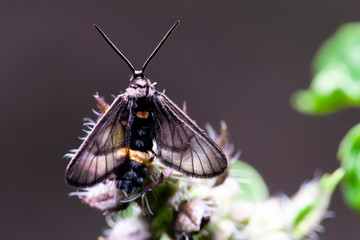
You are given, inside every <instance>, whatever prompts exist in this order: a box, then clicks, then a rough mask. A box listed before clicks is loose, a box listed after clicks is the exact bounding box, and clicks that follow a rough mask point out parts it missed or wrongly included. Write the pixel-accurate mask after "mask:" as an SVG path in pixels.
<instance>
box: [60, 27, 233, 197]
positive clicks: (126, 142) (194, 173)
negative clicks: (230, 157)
mask: <svg viewBox="0 0 360 240" xmlns="http://www.w3.org/2000/svg"><path fill="white" fill-rule="evenodd" d="M178 23H179V21H177V22H176V23H175V24H174V25H173V26H172V27H171V28H170V30H169V31H168V32H167V33H166V35H165V36H164V37H163V39H162V40H161V41H160V43H159V44H158V45H157V47H156V48H155V50H154V51H153V52H152V54H151V55H150V56H149V57H148V59H147V60H146V61H145V63H144V65H143V67H142V69H141V70H140V71H139V70H135V69H134V67H133V66H132V64H131V63H130V61H129V60H128V59H127V58H126V57H125V56H124V55H123V54H122V53H121V52H120V51H119V50H118V49H117V48H116V46H115V45H114V44H113V43H112V42H111V41H110V39H109V38H108V37H107V36H106V35H105V33H104V32H103V31H102V30H101V29H100V28H99V27H97V26H96V25H94V27H95V28H96V29H97V30H98V31H99V33H100V34H101V35H102V37H103V38H104V39H105V40H106V41H107V43H108V44H109V45H110V46H111V47H112V48H113V49H114V50H115V52H116V53H117V54H118V55H119V56H120V57H121V58H122V60H124V61H125V63H126V64H127V65H128V66H129V67H130V69H131V71H132V76H131V78H130V85H129V87H128V88H127V89H126V92H125V93H123V94H120V95H118V96H117V97H116V99H115V100H114V101H113V103H112V104H111V106H110V107H109V108H108V109H107V111H106V113H105V114H103V116H102V117H101V118H100V119H99V121H98V122H97V123H96V125H95V126H94V128H93V129H92V131H91V132H90V134H89V135H88V136H87V137H86V138H85V140H84V142H83V143H82V144H81V146H80V147H79V149H78V150H77V152H76V153H75V155H74V156H73V158H72V160H71V161H70V163H69V165H68V167H67V169H66V174H65V175H66V181H67V183H68V184H69V185H72V186H74V187H91V186H93V185H95V184H97V183H99V182H101V181H103V180H105V179H107V178H112V179H114V180H115V181H116V187H117V188H119V189H120V190H123V191H124V192H126V193H130V194H131V193H134V192H135V191H136V190H137V189H138V188H139V187H141V186H142V184H143V181H144V179H145V178H146V176H147V171H148V170H147V167H148V166H149V164H150V163H151V162H152V160H153V158H154V156H156V157H157V158H158V159H159V160H160V161H161V163H162V164H164V165H165V166H168V167H170V168H173V169H175V170H177V171H179V172H181V173H183V174H185V175H188V176H191V177H199V178H210V177H214V176H217V175H219V174H221V173H222V172H224V171H225V169H226V168H227V165H228V162H227V159H226V157H225V155H224V153H223V152H222V151H221V150H220V148H219V147H218V146H217V145H216V144H215V143H214V142H213V141H212V140H211V139H210V138H209V137H208V136H207V135H206V133H205V132H204V131H203V130H202V129H200V128H199V127H198V126H197V124H196V123H195V122H194V121H193V120H191V119H190V118H189V117H188V116H187V115H186V114H185V113H184V112H183V111H182V110H181V109H180V108H179V107H178V106H176V104H175V103H173V102H172V101H171V100H170V99H169V98H168V97H167V96H166V95H165V94H164V93H161V92H158V91H157V90H155V85H156V83H155V82H154V83H151V81H150V79H148V78H147V76H146V75H145V73H144V72H145V69H146V67H147V65H148V63H149V62H150V60H151V59H152V58H153V57H154V56H155V54H156V53H157V52H158V51H159V49H160V48H161V46H162V45H163V44H164V43H165V41H166V40H167V39H168V37H169V36H170V34H171V33H172V32H173V31H174V29H175V28H176V26H177V25H178Z"/></svg>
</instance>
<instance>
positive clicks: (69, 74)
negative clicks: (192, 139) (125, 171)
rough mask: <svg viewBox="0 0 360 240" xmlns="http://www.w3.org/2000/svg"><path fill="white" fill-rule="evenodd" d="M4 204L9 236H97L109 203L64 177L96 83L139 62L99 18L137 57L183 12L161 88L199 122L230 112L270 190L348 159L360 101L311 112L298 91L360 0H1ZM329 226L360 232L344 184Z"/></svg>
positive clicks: (156, 68) (99, 87)
mask: <svg viewBox="0 0 360 240" xmlns="http://www.w3.org/2000/svg"><path fill="white" fill-rule="evenodd" d="M0 6H1V7H0V26H1V30H2V34H1V37H0V83H1V85H0V110H1V113H0V114H1V118H0V121H1V124H0V128H1V135H0V141H1V142H0V143H1V144H0V159H1V163H2V164H1V166H2V171H1V174H0V191H1V193H0V196H1V197H0V206H1V214H0V216H1V217H0V221H1V225H0V226H1V236H2V238H3V239H96V238H97V236H98V235H100V234H101V232H102V230H104V229H105V228H106V223H105V220H104V217H103V216H102V215H101V213H100V212H96V211H95V210H93V209H90V208H89V207H87V206H85V205H83V204H81V203H80V201H78V199H77V198H75V197H68V193H69V192H71V191H73V189H72V188H70V187H68V186H67V185H66V184H65V182H64V172H65V168H66V165H67V164H68V160H65V159H63V155H64V154H65V153H67V152H68V150H69V149H72V148H77V147H78V146H79V145H80V143H81V141H80V140H78V138H77V137H78V136H83V133H82V131H81V129H82V128H83V127H82V123H83V121H82V119H83V118H84V117H92V118H95V117H94V115H93V114H92V111H91V109H92V108H95V107H96V103H95V101H94V99H93V97H92V94H94V93H96V92H99V93H100V95H102V96H104V97H105V99H106V100H107V101H108V102H111V100H112V97H111V94H118V93H120V91H124V90H125V89H126V88H127V86H128V82H129V76H130V74H131V72H130V71H129V69H128V67H127V66H126V64H125V63H124V62H122V61H121V59H120V58H119V57H118V56H117V55H116V54H115V53H114V52H113V50H112V49H111V48H110V47H109V46H108V45H107V44H106V43H105V41H104V40H103V39H102V38H101V36H100V35H99V34H98V33H97V32H96V31H95V29H94V28H93V26H92V24H93V23H96V24H97V25H98V26H100V27H101V28H102V29H103V30H104V31H105V32H106V33H107V35H108V36H109V37H110V38H111V39H112V40H113V42H114V43H115V44H116V45H117V46H118V48H119V49H120V50H121V51H122V52H123V53H124V54H125V55H126V56H127V57H128V58H129V59H130V61H131V62H132V63H133V65H134V66H135V68H140V67H141V66H142V64H143V62H144V61H145V59H146V58H147V57H148V56H149V54H150V53H151V52H152V50H153V49H154V47H155V46H156V45H157V43H158V42H159V41H160V39H161V38H162V37H163V35H164V34H165V33H166V31H167V30H168V29H169V28H170V26H171V25H172V24H173V23H174V22H175V21H176V20H177V19H180V20H181V23H180V25H179V27H178V28H177V29H176V31H175V32H174V34H173V35H172V37H171V38H170V39H169V41H168V42H167V43H166V45H165V46H164V47H163V48H162V49H161V51H160V52H159V53H158V55H157V56H156V57H155V58H154V59H153V61H152V62H151V63H150V65H149V66H148V68H147V72H146V73H147V75H148V77H149V78H150V79H151V80H152V81H156V82H158V86H157V89H158V90H162V89H166V94H167V95H168V96H169V97H170V98H171V99H172V100H173V101H174V102H176V103H177V104H178V105H180V106H182V103H183V102H184V101H186V102H187V108H188V112H189V115H190V116H191V117H192V118H193V119H195V120H196V121H197V123H198V124H199V125H200V126H202V127H203V126H204V124H205V123H210V124H212V126H213V127H214V128H215V129H219V127H220V124H219V123H220V121H221V120H225V121H226V123H227V124H228V127H229V130H230V134H231V140H232V142H233V143H234V144H235V147H236V148H237V149H239V150H241V152H242V155H241V159H242V160H244V161H246V162H248V163H249V164H251V165H252V166H254V167H255V168H256V169H257V170H258V171H259V172H260V173H261V174H262V176H263V177H264V179H265V181H266V183H267V184H268V186H269V189H270V191H271V194H272V195H276V194H280V193H285V194H287V195H292V194H294V193H295V192H296V191H297V190H298V188H299V187H300V185H301V184H302V183H303V182H304V181H306V180H311V179H312V178H313V177H314V176H317V175H318V176H319V175H320V174H321V173H325V172H332V171H334V170H335V169H336V168H337V167H338V166H339V162H338V160H337V158H336V154H337V149H338V144H339V142H340V140H341V139H342V138H343V136H345V134H346V132H347V131H348V130H349V129H350V128H351V127H352V126H354V125H355V124H356V123H358V122H359V116H360V114H359V110H357V109H349V110H345V111H341V112H338V113H336V114H333V115H329V116H324V117H311V116H305V115H301V114H299V113H298V112H296V111H294V110H293V109H292V108H291V106H290V104H289V100H290V96H291V94H292V93H293V92H294V91H295V90H297V89H301V88H307V87H308V85H309V83H310V81H311V61H312V58H313V56H314V55H315V52H316V51H317V49H318V47H319V46H320V44H321V43H322V42H323V41H324V40H325V39H326V38H327V37H328V36H330V35H331V34H332V33H333V32H335V30H336V29H337V27H338V26H339V25H341V24H342V23H345V22H349V21H358V20H360V15H359V8H360V2H357V1H350V0H344V1H335V0H318V1H275V0H273V1H260V0H253V1H208V0H202V1H196V2H194V1H177V2H175V1H138V0H136V1H83V0H78V1H69V0H63V1H41V0H34V1H16V0H14V1H5V0H2V1H1V4H0ZM330 210H332V211H334V212H335V213H336V218H335V219H327V220H325V221H324V222H323V224H324V226H325V232H324V233H323V234H321V235H320V238H321V239H328V240H338V239H358V237H355V236H358V235H359V234H360V228H356V227H354V226H357V225H359V224H360V217H359V216H357V215H356V214H355V213H352V212H351V211H350V210H349V209H348V208H347V207H346V206H345V205H344V203H343V200H342V197H341V195H340V193H339V190H337V192H336V193H335V195H334V198H333V200H332V203H331V206H330Z"/></svg>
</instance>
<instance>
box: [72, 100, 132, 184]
mask: <svg viewBox="0 0 360 240" xmlns="http://www.w3.org/2000/svg"><path fill="white" fill-rule="evenodd" d="M130 105H131V102H130V101H129V100H128V99H127V97H126V96H125V95H124V94H122V95H119V96H118V97H117V98H116V99H115V100H114V102H113V103H112V105H111V106H110V107H109V109H108V110H107V112H106V113H105V114H104V115H103V116H102V117H101V118H100V120H99V121H98V123H97V124H96V125H95V127H94V128H93V130H92V131H91V133H90V134H89V136H88V137H87V138H86V139H85V141H84V142H83V143H82V144H81V146H80V148H79V149H78V151H77V152H76V154H75V156H74V157H73V159H72V160H71V161H70V163H69V165H68V167H67V169H66V174H65V177H66V181H67V182H68V183H69V184H70V185H73V186H75V187H89V186H92V185H94V184H96V183H99V182H100V181H102V180H103V179H105V178H106V177H107V176H109V175H110V174H111V173H113V171H114V169H115V168H116V167H118V166H119V165H121V164H122V163H123V162H124V161H125V156H127V155H128V153H126V152H124V150H126V149H128V147H126V145H127V144H126V143H125V135H126V132H125V131H126V125H127V122H128V118H129V110H128V109H129V106H130Z"/></svg>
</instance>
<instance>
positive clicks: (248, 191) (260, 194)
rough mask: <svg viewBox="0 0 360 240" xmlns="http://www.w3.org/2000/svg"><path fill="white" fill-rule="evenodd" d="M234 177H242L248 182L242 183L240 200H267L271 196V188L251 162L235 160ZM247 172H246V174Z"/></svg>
mask: <svg viewBox="0 0 360 240" xmlns="http://www.w3.org/2000/svg"><path fill="white" fill-rule="evenodd" d="M231 170H232V171H233V172H234V173H235V174H234V177H235V178H239V179H242V180H243V182H245V183H246V182H247V184H241V190H242V194H239V195H237V197H236V198H235V200H239V201H253V202H256V201H265V200H267V199H268V198H269V190H268V188H267V186H266V183H265V182H264V180H263V179H262V177H261V176H260V174H259V173H258V172H257V171H256V170H255V169H254V168H253V167H252V166H250V165H249V164H247V163H245V162H242V161H235V162H234V163H233V164H231ZM244 173H245V174H244Z"/></svg>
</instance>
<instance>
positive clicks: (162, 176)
mask: <svg viewBox="0 0 360 240" xmlns="http://www.w3.org/2000/svg"><path fill="white" fill-rule="evenodd" d="M173 171H174V170H171V169H164V170H162V171H161V172H160V173H158V175H157V177H156V179H155V181H153V182H151V183H149V184H147V185H146V186H144V187H143V189H142V191H141V197H145V195H146V193H148V192H150V191H152V190H153V189H154V188H156V187H157V186H159V185H162V184H164V183H165V182H166V180H167V179H168V178H169V177H170V176H171V174H172V173H173Z"/></svg>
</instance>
